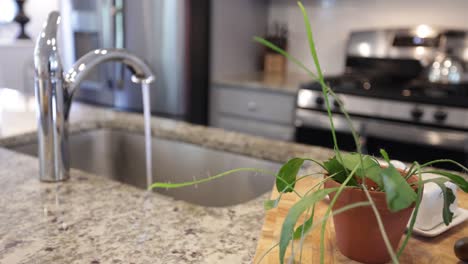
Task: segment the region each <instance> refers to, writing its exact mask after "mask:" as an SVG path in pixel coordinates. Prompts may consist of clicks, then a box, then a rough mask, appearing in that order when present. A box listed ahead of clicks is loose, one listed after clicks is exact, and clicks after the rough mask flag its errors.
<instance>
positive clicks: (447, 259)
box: [253, 178, 468, 264]
mask: <svg viewBox="0 0 468 264" xmlns="http://www.w3.org/2000/svg"><path fill="white" fill-rule="evenodd" d="M317 181H318V180H317V179H312V178H307V179H303V180H301V181H299V182H298V183H297V184H296V188H295V189H296V190H297V191H298V193H300V194H304V193H305V192H306V191H307V190H308V189H309V188H310V187H311V186H313V185H314V184H316V183H317ZM276 197H278V193H277V192H276V188H274V190H273V193H272V199H276ZM458 199H459V206H460V207H463V208H467V207H468V195H467V194H466V193H462V192H461V191H459V192H458ZM297 201H298V197H297V195H295V194H292V193H288V194H285V195H283V198H282V199H281V202H280V203H279V205H278V207H277V208H275V209H271V210H269V211H267V212H266V216H265V223H264V224H263V228H262V232H261V235H260V240H259V242H258V245H257V251H256V253H255V257H254V262H253V263H254V264H257V263H259V261H260V260H261V258H262V256H263V259H262V260H261V262H260V263H265V264H275V263H279V257H278V255H279V253H278V247H275V248H274V249H272V250H271V251H270V252H269V253H267V251H268V250H269V249H271V248H272V246H274V245H276V244H277V243H278V241H279V237H280V231H281V226H282V223H283V221H284V218H285V217H286V215H287V213H288V210H289V208H291V206H292V205H293V204H295V203H296V202H297ZM326 209H327V204H326V203H325V202H323V201H322V202H320V203H319V204H318V205H317V206H316V213H315V217H314V218H315V219H317V221H318V220H319V219H320V218H321V217H323V215H324V214H325V212H326ZM303 217H306V216H305V215H304V216H303ZM303 221H304V220H303V219H301V220H300V221H298V223H302V222H303ZM356 228H360V227H356ZM325 236H326V238H325V263H358V262H356V261H352V260H350V259H348V258H347V257H345V256H343V255H342V254H341V253H340V252H339V250H338V248H337V247H336V246H335V243H334V237H335V233H334V227H333V221H329V222H328V225H327V230H326V235H325ZM467 236H468V221H466V222H464V223H462V224H460V225H458V226H456V227H454V228H452V229H450V230H448V231H447V232H445V233H443V234H441V235H439V236H437V237H434V238H425V237H418V236H413V237H412V238H410V240H409V242H408V245H407V247H406V249H405V251H404V253H403V255H402V256H401V257H400V263H402V264H403V263H404V264H424V263H438V264H439V263H450V264H452V263H459V262H458V261H459V260H458V259H457V258H456V256H455V254H454V251H453V246H454V244H455V241H457V240H458V239H460V238H462V237H467ZM294 252H295V262H294V263H313V264H316V263H320V227H317V228H315V229H314V230H312V232H311V233H310V234H309V235H308V236H307V238H306V239H305V241H304V242H303V250H302V262H299V259H300V258H299V255H300V254H299V253H300V250H299V242H295V243H294ZM265 254H266V255H265ZM286 256H291V247H289V248H288V252H287V253H286ZM286 263H288V262H286ZM460 263H461V262H460Z"/></svg>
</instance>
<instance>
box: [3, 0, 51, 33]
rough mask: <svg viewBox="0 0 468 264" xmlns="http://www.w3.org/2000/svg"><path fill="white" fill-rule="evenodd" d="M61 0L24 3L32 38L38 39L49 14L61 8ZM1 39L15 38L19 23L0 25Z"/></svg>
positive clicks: (27, 29)
mask: <svg viewBox="0 0 468 264" xmlns="http://www.w3.org/2000/svg"><path fill="white" fill-rule="evenodd" d="M59 2H60V0H29V1H26V4H25V5H24V8H25V13H26V15H27V16H28V17H29V19H30V21H29V23H28V24H26V33H28V35H29V36H30V37H31V39H33V40H34V39H36V37H37V35H39V32H40V31H41V29H42V24H43V23H44V21H45V20H46V18H47V15H48V14H49V13H50V12H51V11H54V10H58V9H59ZM0 27H1V28H0V39H14V38H16V35H17V34H18V30H19V25H18V24H16V23H15V22H12V23H9V24H5V25H1V26H0Z"/></svg>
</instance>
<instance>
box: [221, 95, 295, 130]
mask: <svg viewBox="0 0 468 264" xmlns="http://www.w3.org/2000/svg"><path fill="white" fill-rule="evenodd" d="M214 88H215V89H213V90H214V91H213V92H214V97H213V100H214V101H213V104H214V106H215V109H216V110H217V111H218V112H219V113H221V114H223V113H224V114H226V113H227V114H231V115H236V116H239V117H247V118H252V119H256V120H260V121H269V122H274V123H278V124H287V125H289V124H292V123H293V117H294V108H295V96H294V95H289V94H280V93H272V92H268V91H260V92H257V91H252V90H249V89H242V88H231V87H224V86H218V87H214Z"/></svg>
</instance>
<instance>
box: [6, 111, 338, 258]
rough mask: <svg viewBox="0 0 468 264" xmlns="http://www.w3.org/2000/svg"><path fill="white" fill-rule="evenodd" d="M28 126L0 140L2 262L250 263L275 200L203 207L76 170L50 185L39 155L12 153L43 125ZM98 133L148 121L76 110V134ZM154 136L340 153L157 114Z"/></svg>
mask: <svg viewBox="0 0 468 264" xmlns="http://www.w3.org/2000/svg"><path fill="white" fill-rule="evenodd" d="M3 114H5V113H3ZM21 114H24V112H22V113H19V112H16V113H15V112H13V113H12V115H21ZM4 117H5V116H4ZM9 118H10V119H9V120H13V119H12V116H10V117H9ZM7 119H8V118H7ZM3 120H5V118H4V119H3ZM23 120H29V119H27V118H23ZM29 124H30V127H28V125H27V124H22V125H21V128H22V129H21V130H20V131H19V130H16V131H15V133H6V134H5V133H4V134H3V135H1V136H0V186H1V187H0V188H1V193H0V208H2V210H1V212H0V223H1V225H0V263H2V264H3V263H251V261H252V257H253V255H254V253H255V248H256V244H257V238H258V236H259V234H260V230H261V227H262V223H263V218H264V210H263V201H264V200H265V199H267V197H269V194H268V193H267V194H264V195H263V196H260V197H258V198H256V199H254V200H252V201H250V202H247V203H244V204H239V205H235V206H230V207H202V206H197V205H192V204H189V203H186V202H183V201H175V200H173V199H172V198H170V197H168V196H164V195H160V194H157V193H147V192H145V191H143V190H141V189H137V188H135V187H132V186H129V185H125V184H122V183H119V182H115V181H112V180H110V179H107V178H104V177H100V176H97V175H92V174H88V173H85V172H81V171H78V170H72V171H71V179H70V180H69V181H67V182H62V183H42V182H39V180H38V161H37V159H36V158H33V157H29V156H25V155H22V154H19V153H16V152H12V151H10V150H7V149H5V148H4V147H7V146H11V145H15V144H20V143H24V142H29V141H31V140H34V139H35V137H36V134H35V132H34V129H35V123H31V122H29ZM1 125H3V127H5V126H6V124H5V123H1ZM93 128H113V129H123V130H129V131H135V132H138V133H142V131H143V119H142V116H141V114H132V113H124V112H117V111H112V110H108V109H104V108H99V107H92V106H88V105H84V104H79V103H75V104H74V105H73V107H72V112H71V116H70V130H71V132H72V133H73V132H76V131H79V130H87V129H93ZM152 133H153V135H154V136H156V137H161V138H167V139H172V140H178V141H184V142H189V143H193V144H197V145H203V146H206V147H209V148H213V149H218V150H225V151H229V152H234V153H240V154H244V155H248V156H253V157H257V158H263V159H267V160H272V161H277V162H284V161H286V160H287V159H289V158H291V157H293V156H308V157H314V158H318V159H325V158H327V157H329V155H331V153H332V152H331V150H329V149H324V148H316V147H310V146H305V145H300V144H294V143H288V142H281V141H272V140H268V139H264V138H260V137H254V136H248V135H244V134H240V133H235V132H227V131H224V130H222V129H215V128H207V127H203V126H196V125H191V124H188V123H185V122H180V121H174V120H170V119H164V118H157V117H154V118H153V119H152ZM309 169H310V170H318V168H315V167H314V165H311V167H310V168H309ZM214 223H215V224H214Z"/></svg>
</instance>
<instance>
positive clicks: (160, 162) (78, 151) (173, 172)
mask: <svg viewBox="0 0 468 264" xmlns="http://www.w3.org/2000/svg"><path fill="white" fill-rule="evenodd" d="M69 144H70V149H71V152H70V155H71V167H72V168H76V169H79V170H83V171H86V172H91V173H93V174H96V175H102V176H105V177H109V178H111V179H115V180H118V181H120V182H124V183H127V184H131V185H134V186H137V187H140V188H146V173H145V144H144V136H143V135H140V134H137V133H131V132H124V131H118V130H110V129H99V130H91V131H86V132H81V133H76V134H71V135H70V136H69ZM10 149H13V150H16V151H18V152H22V153H25V154H29V155H33V156H36V155H37V143H36V142H34V143H31V144H27V145H21V146H14V147H10ZM152 149H153V180H154V181H158V182H173V183H174V182H185V181H192V180H194V179H200V178H205V177H207V176H209V175H215V174H217V173H220V172H223V171H226V170H230V169H235V168H240V167H243V168H245V167H249V168H259V169H264V170H267V171H271V172H276V171H277V170H278V168H279V167H280V165H279V164H277V163H274V162H270V161H265V160H260V159H255V158H251V157H247V156H242V155H238V154H232V153H228V152H222V151H217V150H213V149H208V148H204V147H201V146H198V145H193V144H188V143H183V142H179V141H171V140H165V139H160V138H153V139H152ZM274 181H275V178H274V176H273V175H265V174H260V173H255V172H239V173H235V174H232V175H228V176H225V177H223V178H220V179H216V180H213V181H211V182H208V183H203V184H199V185H198V186H191V187H184V188H180V189H170V190H165V189H164V190H163V189H159V190H156V191H157V192H159V193H162V194H165V195H168V196H171V197H174V198H175V199H180V200H184V201H187V202H190V203H194V204H199V205H203V206H229V205H234V204H239V203H243V202H246V201H249V200H251V199H253V198H255V197H258V196H260V195H261V194H263V193H266V192H268V191H270V190H271V188H272V187H273V183H274Z"/></svg>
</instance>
